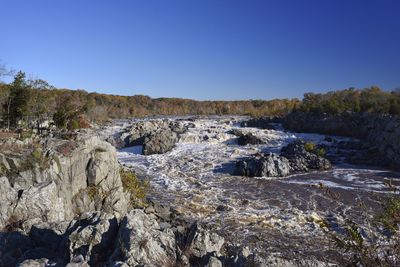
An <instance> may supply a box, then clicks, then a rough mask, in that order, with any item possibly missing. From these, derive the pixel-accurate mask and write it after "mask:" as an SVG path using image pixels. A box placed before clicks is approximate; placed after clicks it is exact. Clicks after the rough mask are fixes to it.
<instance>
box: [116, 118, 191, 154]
mask: <svg viewBox="0 0 400 267" xmlns="http://www.w3.org/2000/svg"><path fill="white" fill-rule="evenodd" d="M189 126H190V125H189ZM187 129H188V126H187V125H184V123H183V122H181V121H169V120H150V121H139V122H136V123H134V124H133V125H132V126H131V127H130V128H129V129H128V130H127V131H126V132H124V133H121V134H120V137H119V138H120V139H123V140H124V142H125V146H138V145H142V146H143V151H142V153H143V154H144V155H152V154H163V153H166V152H168V151H170V150H171V149H172V148H173V147H174V146H175V144H176V143H177V142H178V141H179V137H180V135H181V134H183V133H184V132H186V131H187Z"/></svg>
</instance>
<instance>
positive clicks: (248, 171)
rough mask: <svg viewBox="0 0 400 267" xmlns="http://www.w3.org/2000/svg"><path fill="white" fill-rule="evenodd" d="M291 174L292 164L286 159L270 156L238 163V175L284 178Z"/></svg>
mask: <svg viewBox="0 0 400 267" xmlns="http://www.w3.org/2000/svg"><path fill="white" fill-rule="evenodd" d="M289 173H290V164H289V161H288V160H287V159H286V158H285V157H281V156H278V155H276V154H268V155H264V156H261V157H258V158H257V157H256V158H249V159H245V160H240V161H238V162H237V163H236V174H238V175H242V176H248V177H262V176H264V177H282V176H286V175H288V174H289Z"/></svg>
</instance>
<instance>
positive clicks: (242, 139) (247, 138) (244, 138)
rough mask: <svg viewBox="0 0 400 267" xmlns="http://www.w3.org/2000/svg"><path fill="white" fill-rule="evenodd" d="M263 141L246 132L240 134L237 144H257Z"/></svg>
mask: <svg viewBox="0 0 400 267" xmlns="http://www.w3.org/2000/svg"><path fill="white" fill-rule="evenodd" d="M263 143H264V142H263V141H262V140H261V139H260V138H258V137H257V136H255V135H254V134H252V133H247V134H242V135H240V136H239V140H238V144H239V145H241V146H245V145H249V144H250V145H258V144H263Z"/></svg>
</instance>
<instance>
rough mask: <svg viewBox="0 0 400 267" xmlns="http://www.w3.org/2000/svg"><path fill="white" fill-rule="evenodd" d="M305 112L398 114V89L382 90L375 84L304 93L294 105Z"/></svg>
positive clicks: (399, 113) (399, 101) (399, 103)
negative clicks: (317, 92)
mask: <svg viewBox="0 0 400 267" xmlns="http://www.w3.org/2000/svg"><path fill="white" fill-rule="evenodd" d="M296 110H300V111H303V112H307V113H314V114H323V113H326V114H329V115H337V114H341V113H345V112H352V113H375V114H391V115H400V90H399V89H397V90H393V91H390V92H389V91H384V90H382V89H380V88H379V87H377V86H372V87H370V88H365V89H355V88H350V89H345V90H338V91H331V92H328V93H325V94H315V93H306V94H304V97H303V100H302V102H301V105H299V106H297V107H296Z"/></svg>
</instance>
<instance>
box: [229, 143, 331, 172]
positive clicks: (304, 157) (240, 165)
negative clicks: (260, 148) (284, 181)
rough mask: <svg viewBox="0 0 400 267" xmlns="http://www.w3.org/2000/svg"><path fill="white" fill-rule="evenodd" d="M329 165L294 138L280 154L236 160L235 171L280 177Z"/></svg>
mask: <svg viewBox="0 0 400 267" xmlns="http://www.w3.org/2000/svg"><path fill="white" fill-rule="evenodd" d="M331 167H332V165H331V163H330V162H329V160H327V159H325V158H323V157H320V156H317V155H316V154H313V153H310V152H308V151H307V150H306V149H305V143H304V142H303V141H301V140H296V141H294V142H293V143H291V144H289V145H287V146H286V147H284V148H282V152H281V154H280V155H276V154H272V153H271V154H268V155H261V156H256V157H253V158H248V159H244V160H240V161H238V162H237V163H236V171H235V173H236V174H237V175H241V176H248V177H282V176H287V175H289V174H291V173H297V172H307V171H309V170H310V169H314V170H328V169H330V168H331Z"/></svg>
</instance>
